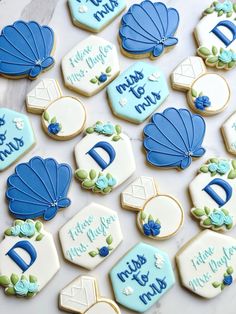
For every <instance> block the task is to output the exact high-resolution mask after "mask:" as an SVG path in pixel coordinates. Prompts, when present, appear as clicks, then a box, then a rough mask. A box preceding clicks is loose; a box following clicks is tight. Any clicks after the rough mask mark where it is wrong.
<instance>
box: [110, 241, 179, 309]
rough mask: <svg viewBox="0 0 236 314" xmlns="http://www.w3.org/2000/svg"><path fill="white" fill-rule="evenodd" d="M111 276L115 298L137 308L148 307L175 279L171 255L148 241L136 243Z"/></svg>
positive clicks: (122, 303) (126, 305)
mask: <svg viewBox="0 0 236 314" xmlns="http://www.w3.org/2000/svg"><path fill="white" fill-rule="evenodd" d="M110 277H111V282H112V286H113V290H114V294H115V299H116V301H117V302H118V303H120V304H121V305H123V306H125V307H127V308H128V309H131V310H134V311H137V312H144V311H147V310H148V309H149V308H150V307H151V306H152V305H153V304H154V303H156V302H157V301H158V300H159V299H160V298H161V297H162V295H163V294H165V293H166V292H167V291H168V290H169V289H170V288H171V287H172V286H173V285H174V283H175V277H174V273H173V270H172V266H171V263H170V260H169V257H168V255H167V254H166V253H164V252H162V251H161V250H159V249H157V248H156V247H153V246H151V245H148V244H145V243H139V244H137V245H136V246H135V247H133V248H132V249H131V251H129V252H128V253H127V254H126V255H125V256H124V257H123V258H122V260H121V261H120V262H119V263H118V264H117V265H116V266H115V267H113V269H112V270H111V272H110ZM126 290H128V291H129V292H128V293H126Z"/></svg>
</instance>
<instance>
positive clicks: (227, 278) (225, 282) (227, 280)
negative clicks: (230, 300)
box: [212, 266, 234, 290]
mask: <svg viewBox="0 0 236 314" xmlns="http://www.w3.org/2000/svg"><path fill="white" fill-rule="evenodd" d="M233 272H234V270H233V267H231V266H229V267H227V269H226V272H225V273H224V276H223V279H222V282H218V281H214V282H213V283H212V286H213V287H214V288H220V289H221V290H223V289H224V288H225V287H226V286H230V285H231V284H232V282H233V277H232V274H233Z"/></svg>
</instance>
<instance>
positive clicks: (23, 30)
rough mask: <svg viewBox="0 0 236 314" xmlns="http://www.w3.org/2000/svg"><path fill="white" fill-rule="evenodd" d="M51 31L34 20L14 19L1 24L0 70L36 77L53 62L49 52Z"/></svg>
mask: <svg viewBox="0 0 236 314" xmlns="http://www.w3.org/2000/svg"><path fill="white" fill-rule="evenodd" d="M53 46H54V33H53V30H52V29H51V28H50V27H48V26H40V25H39V24H38V23H37V22H33V21H32V22H24V21H17V22H15V23H14V24H13V25H8V26H6V27H4V28H3V30H2V32H1V35H0V74H3V75H7V76H10V77H11V76H13V77H21V76H28V77H29V78H31V79H34V78H36V77H37V76H38V75H39V74H40V73H41V72H42V71H45V70H46V69H47V68H49V67H51V66H52V65H53V64H54V59H53V58H52V57H51V56H50V55H51V53H52V50H53Z"/></svg>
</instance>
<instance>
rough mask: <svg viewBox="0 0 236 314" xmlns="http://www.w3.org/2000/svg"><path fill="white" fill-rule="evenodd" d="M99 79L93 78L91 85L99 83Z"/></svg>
mask: <svg viewBox="0 0 236 314" xmlns="http://www.w3.org/2000/svg"><path fill="white" fill-rule="evenodd" d="M97 81H98V80H97V79H96V78H92V79H91V80H90V83H92V84H96V83H97Z"/></svg>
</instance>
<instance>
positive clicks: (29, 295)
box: [27, 292, 35, 298]
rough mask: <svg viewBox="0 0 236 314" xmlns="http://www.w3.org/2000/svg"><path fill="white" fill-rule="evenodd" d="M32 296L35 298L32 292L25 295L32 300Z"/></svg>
mask: <svg viewBox="0 0 236 314" xmlns="http://www.w3.org/2000/svg"><path fill="white" fill-rule="evenodd" d="M33 296H35V293H34V292H28V293H27V297H28V298H32V297H33Z"/></svg>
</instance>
